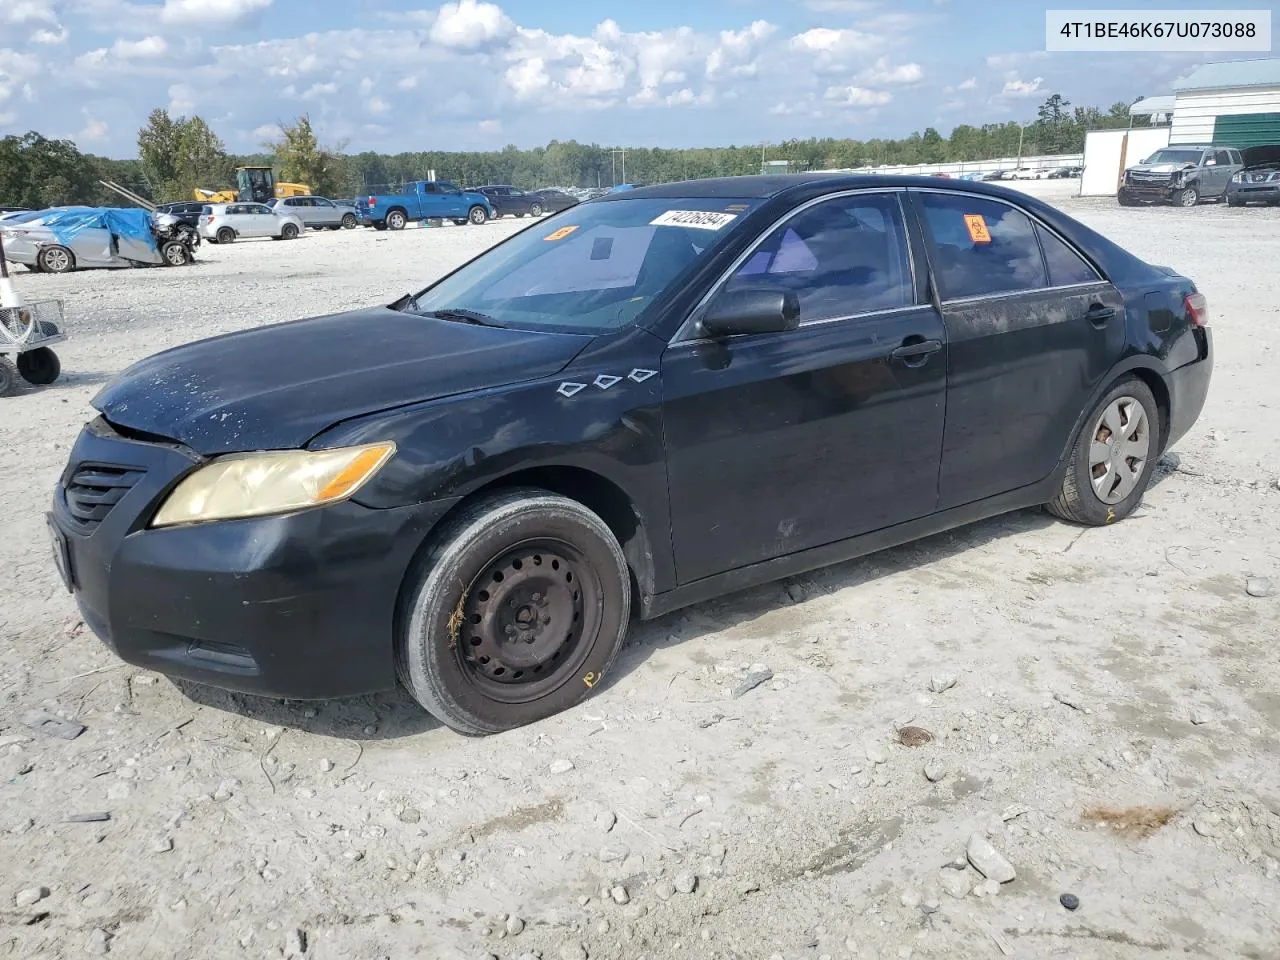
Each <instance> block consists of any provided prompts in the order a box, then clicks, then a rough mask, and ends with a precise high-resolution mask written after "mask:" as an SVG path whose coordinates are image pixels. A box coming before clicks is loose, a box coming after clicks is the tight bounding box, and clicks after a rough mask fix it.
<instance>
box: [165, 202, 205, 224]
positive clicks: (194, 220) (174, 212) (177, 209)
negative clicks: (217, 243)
mask: <svg viewBox="0 0 1280 960" xmlns="http://www.w3.org/2000/svg"><path fill="white" fill-rule="evenodd" d="M206 206H207V204H205V203H198V202H195V201H190V200H179V201H177V202H175V203H162V204H160V205H159V206H158V207H156V213H167V214H170V215H171V216H175V217H177V218H178V219H179V220H181V221H182V222H183V223H185V224H186V225H187V226H189V227H191V228H192V229H194V230H198V229H199V228H200V216H201V211H202V210H204V208H205V207H206Z"/></svg>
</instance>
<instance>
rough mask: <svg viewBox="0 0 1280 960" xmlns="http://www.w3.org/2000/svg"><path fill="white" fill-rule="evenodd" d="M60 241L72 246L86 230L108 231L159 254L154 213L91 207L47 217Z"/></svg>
mask: <svg viewBox="0 0 1280 960" xmlns="http://www.w3.org/2000/svg"><path fill="white" fill-rule="evenodd" d="M43 223H44V226H46V227H48V228H49V229H50V230H51V231H52V232H53V235H54V236H55V237H57V238H58V242H59V243H60V244H62V245H63V246H70V244H71V241H72V240H73V239H75V237H76V235H77V234H79V233H81V232H82V231H84V230H94V229H96V230H107V231H109V232H110V233H111V235H112V236H113V237H117V238H118V239H119V240H121V241H124V242H126V243H127V242H128V241H132V242H133V243H141V244H143V245H144V246H145V247H146V248H147V249H149V250H151V251H152V252H157V247H156V238H155V234H153V233H152V232H151V225H152V219H151V213H150V212H149V211H147V210H139V209H137V208H132V209H124V208H118V207H89V208H86V209H80V210H62V211H58V212H56V213H53V214H50V215H49V216H47V217H45V218H44V221H43Z"/></svg>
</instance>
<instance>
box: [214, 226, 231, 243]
mask: <svg viewBox="0 0 1280 960" xmlns="http://www.w3.org/2000/svg"><path fill="white" fill-rule="evenodd" d="M215 236H216V237H217V240H218V242H219V243H234V242H235V239H236V232H235V231H234V230H232V229H231V228H230V227H219V228H218V232H217V234H216V235H215Z"/></svg>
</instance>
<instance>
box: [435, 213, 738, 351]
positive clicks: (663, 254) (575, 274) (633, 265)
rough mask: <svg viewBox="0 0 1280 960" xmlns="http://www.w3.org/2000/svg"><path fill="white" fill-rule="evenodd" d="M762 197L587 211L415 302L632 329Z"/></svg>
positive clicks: (516, 243) (550, 324) (503, 319)
mask: <svg viewBox="0 0 1280 960" xmlns="http://www.w3.org/2000/svg"><path fill="white" fill-rule="evenodd" d="M759 204H760V201H759V200H756V199H732V198H723V197H721V198H716V199H711V198H705V197H704V198H698V199H689V200H681V199H673V198H663V199H636V200H631V199H628V200H615V201H609V202H602V203H588V204H583V205H580V206H577V207H574V208H573V209H572V210H570V211H568V212H566V213H562V214H558V215H557V216H554V217H550V218H548V219H547V220H544V221H539V222H538V223H537V224H536V225H535V226H533V227H531V228H529V229H528V230H525V231H524V232H523V233H519V234H517V235H516V236H514V237H512V238H511V239H510V240H508V241H507V242H506V243H503V244H501V245H500V246H498V247H495V248H494V249H493V250H491V251H490V252H489V253H487V254H485V255H483V256H482V257H480V258H479V259H478V260H475V261H474V262H472V263H471V264H469V265H467V266H465V267H463V268H462V269H461V270H459V271H458V272H457V273H455V274H453V275H452V276H450V277H446V278H445V279H444V280H442V281H440V283H438V284H436V285H435V286H434V287H432V288H430V289H429V290H427V291H426V292H424V293H422V294H421V295H419V296H418V297H417V298H416V301H414V302H413V303H412V304H411V307H412V308H413V309H416V310H418V311H420V312H422V313H430V312H435V311H440V312H448V311H456V310H466V311H470V312H471V313H474V314H481V315H482V316H484V317H486V318H487V319H489V320H491V321H492V322H494V323H496V324H498V325H500V326H512V327H522V328H537V329H561V330H571V331H574V332H597V333H599V332H609V331H612V330H618V329H621V328H622V327H624V326H626V325H627V324H629V323H633V322H634V321H635V320H636V319H637V317H638V316H639V315H640V313H641V312H642V311H643V310H644V309H645V308H646V307H647V306H649V304H651V303H653V301H654V300H655V299H657V298H658V297H659V296H660V295H661V294H662V293H663V292H664V291H665V290H667V289H668V288H669V287H670V286H671V285H672V284H673V282H675V281H677V280H678V279H679V278H680V277H682V276H683V275H684V274H685V273H686V272H687V271H688V270H690V268H692V267H693V265H694V264H695V263H697V262H698V261H699V260H702V259H705V258H706V257H707V256H708V255H710V253H711V251H712V250H714V249H716V248H717V247H718V246H719V245H720V244H722V243H723V242H724V240H725V238H726V237H727V236H728V235H729V234H731V233H732V232H733V229H734V227H736V226H738V224H740V223H741V222H742V218H743V217H744V216H746V214H747V213H748V212H750V211H751V210H753V209H754V208H755V207H757V206H759Z"/></svg>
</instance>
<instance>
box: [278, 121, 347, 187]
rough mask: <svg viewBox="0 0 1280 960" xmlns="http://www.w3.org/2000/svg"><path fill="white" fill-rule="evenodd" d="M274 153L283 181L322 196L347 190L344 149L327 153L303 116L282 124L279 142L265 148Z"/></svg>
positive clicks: (336, 149) (309, 122)
mask: <svg viewBox="0 0 1280 960" xmlns="http://www.w3.org/2000/svg"><path fill="white" fill-rule="evenodd" d="M266 146H267V147H268V148H269V149H271V150H273V152H274V155H275V162H276V165H277V166H279V168H280V179H281V180H283V181H285V182H289V183H305V184H306V185H307V186H309V187H310V188H311V192H312V193H315V194H319V195H320V196H337V195H340V194H343V193H346V192H347V190H348V179H349V178H348V175H347V171H346V166H345V163H344V162H343V157H342V155H341V153H340V150H341V147H338V148H335V149H326V148H324V147H321V146H320V141H319V138H318V137H317V136H316V133H315V130H314V129H313V128H312V126H311V117H310V116H309V115H308V114H305V113H304V114H302V116H300V117H298V118H297V119H295V120H294V121H293V123H291V124H286V123H281V124H280V138H279V139H278V140H276V141H274V142H273V143H270V144H266Z"/></svg>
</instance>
